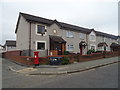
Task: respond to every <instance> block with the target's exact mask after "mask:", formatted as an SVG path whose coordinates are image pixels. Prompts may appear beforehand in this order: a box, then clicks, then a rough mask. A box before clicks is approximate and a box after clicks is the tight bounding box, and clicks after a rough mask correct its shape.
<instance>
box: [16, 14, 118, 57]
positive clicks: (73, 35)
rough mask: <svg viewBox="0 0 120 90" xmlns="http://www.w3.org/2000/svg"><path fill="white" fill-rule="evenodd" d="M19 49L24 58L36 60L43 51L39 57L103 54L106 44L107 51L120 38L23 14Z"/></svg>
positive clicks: (20, 24)
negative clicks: (90, 51)
mask: <svg viewBox="0 0 120 90" xmlns="http://www.w3.org/2000/svg"><path fill="white" fill-rule="evenodd" d="M15 33H16V48H17V49H18V50H23V51H24V52H23V53H24V55H26V56H33V52H34V51H39V56H41V57H42V56H46V55H62V54H63V53H64V51H69V52H73V53H81V54H86V53H87V51H88V50H89V49H94V50H96V51H97V50H101V49H103V47H104V45H101V46H100V47H98V44H99V43H102V42H105V43H106V45H107V47H106V50H107V51H110V45H111V44H112V43H117V38H118V36H115V35H111V34H107V33H103V32H99V31H96V30H94V29H88V28H83V27H79V26H75V25H71V24H67V23H64V22H59V21H57V20H56V19H55V20H51V19H46V18H42V17H38V16H34V15H30V14H26V13H19V18H18V21H17V25H16V30H15Z"/></svg>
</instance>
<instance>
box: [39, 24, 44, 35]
mask: <svg viewBox="0 0 120 90" xmlns="http://www.w3.org/2000/svg"><path fill="white" fill-rule="evenodd" d="M37 33H38V34H45V26H43V25H37Z"/></svg>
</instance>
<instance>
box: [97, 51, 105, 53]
mask: <svg viewBox="0 0 120 90" xmlns="http://www.w3.org/2000/svg"><path fill="white" fill-rule="evenodd" d="M102 52H103V51H96V52H95V53H102Z"/></svg>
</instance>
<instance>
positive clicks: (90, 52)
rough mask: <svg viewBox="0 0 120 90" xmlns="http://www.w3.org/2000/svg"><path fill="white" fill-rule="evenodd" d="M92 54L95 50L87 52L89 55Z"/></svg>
mask: <svg viewBox="0 0 120 90" xmlns="http://www.w3.org/2000/svg"><path fill="white" fill-rule="evenodd" d="M92 53H95V50H94V49H90V50H88V51H87V54H92Z"/></svg>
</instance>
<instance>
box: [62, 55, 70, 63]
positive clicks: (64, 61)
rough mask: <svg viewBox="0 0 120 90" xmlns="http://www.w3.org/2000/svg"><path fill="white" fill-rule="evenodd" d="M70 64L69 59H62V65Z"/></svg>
mask: <svg viewBox="0 0 120 90" xmlns="http://www.w3.org/2000/svg"><path fill="white" fill-rule="evenodd" d="M66 64H69V58H68V57H63V58H62V65H66Z"/></svg>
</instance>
